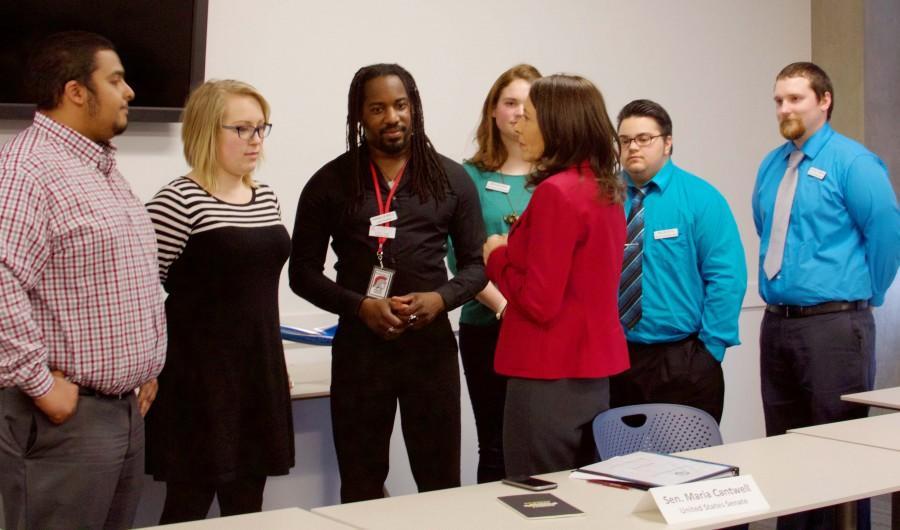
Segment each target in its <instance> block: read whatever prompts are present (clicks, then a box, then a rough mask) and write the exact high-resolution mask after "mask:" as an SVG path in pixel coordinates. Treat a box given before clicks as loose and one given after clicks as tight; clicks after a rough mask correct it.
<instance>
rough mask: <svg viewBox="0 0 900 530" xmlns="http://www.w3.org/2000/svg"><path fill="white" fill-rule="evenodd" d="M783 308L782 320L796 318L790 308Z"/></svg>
mask: <svg viewBox="0 0 900 530" xmlns="http://www.w3.org/2000/svg"><path fill="white" fill-rule="evenodd" d="M783 307H784V318H793V317H795V316H797V315H796V314H795V312H794V311H793V310H792V308H791V306H789V305H786V306H783Z"/></svg>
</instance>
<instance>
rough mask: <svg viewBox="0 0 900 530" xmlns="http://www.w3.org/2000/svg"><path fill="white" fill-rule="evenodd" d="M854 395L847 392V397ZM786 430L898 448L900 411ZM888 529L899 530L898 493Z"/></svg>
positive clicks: (894, 496) (892, 449)
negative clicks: (898, 412) (899, 412)
mask: <svg viewBox="0 0 900 530" xmlns="http://www.w3.org/2000/svg"><path fill="white" fill-rule="evenodd" d="M889 390H894V389H889ZM876 392H879V391H876ZM864 394H870V392H864ZM853 395H854V394H850V396H853ZM856 395H858V394H856ZM846 397H849V396H842V399H844V398H846ZM866 399H869V398H866ZM877 399H879V400H880V402H881V403H885V402H886V400H887V399H888V398H887V397H885V395H884V394H882V395H881V397H879V398H877ZM848 401H849V400H848ZM788 432H791V433H795V434H800V435H804V436H815V437H817V438H825V439H829V440H837V441H842V442H847V443H853V444H859V445H865V446H869V447H877V448H880V449H887V450H891V451H900V414H897V413H894V414H883V415H880V416H870V417H868V418H861V419H858V420H848V421H840V422H835V423H826V424H823V425H814V426H812V427H803V428H800V429H791V430H790V431H788ZM891 528H894V529H896V530H900V494H898V493H894V494H892V495H891Z"/></svg>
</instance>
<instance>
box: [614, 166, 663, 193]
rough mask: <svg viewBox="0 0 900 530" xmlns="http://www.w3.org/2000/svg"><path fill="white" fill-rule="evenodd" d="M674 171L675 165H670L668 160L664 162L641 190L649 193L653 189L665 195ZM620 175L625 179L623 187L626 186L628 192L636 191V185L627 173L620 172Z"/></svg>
mask: <svg viewBox="0 0 900 530" xmlns="http://www.w3.org/2000/svg"><path fill="white" fill-rule="evenodd" d="M674 171H675V164H673V163H672V159H671V158H670V159H668V160H666V163H665V164H663V167H661V168H659V171H658V172H657V173H656V175H654V176H653V178H652V179H650V181H649V182H647V184H645V185H644V187H643V188H642V189H644V190H645V191H646V192H649V191H651V190H652V189H653V188H654V187H655V188H656V189H657V190H659V192H660V193H665V191H666V188H668V187H669V184H670V183H671V182H672V173H674ZM622 175H623V176H624V177H625V185H626V186H628V188H629V191H631V190H635V189H637V185H636V184H635V183H634V181H632V180H631V175H629V174H628V172H627V171H622Z"/></svg>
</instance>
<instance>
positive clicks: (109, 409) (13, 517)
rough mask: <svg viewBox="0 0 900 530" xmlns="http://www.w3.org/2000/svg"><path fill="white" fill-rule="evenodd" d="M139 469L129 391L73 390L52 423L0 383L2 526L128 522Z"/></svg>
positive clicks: (14, 529) (138, 426)
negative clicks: (68, 413) (71, 410)
mask: <svg viewBox="0 0 900 530" xmlns="http://www.w3.org/2000/svg"><path fill="white" fill-rule="evenodd" d="M143 474H144V419H143V418H142V417H141V414H140V411H139V408H138V404H137V399H136V398H135V396H134V395H133V394H132V395H130V396H128V397H127V398H125V399H122V400H116V399H109V398H103V397H95V396H79V399H78V409H77V411H76V412H75V414H74V415H73V416H72V417H71V418H69V420H68V421H66V422H65V423H63V424H62V425H54V424H53V423H51V422H50V420H48V419H47V417H46V416H45V415H44V414H43V413H42V412H41V411H40V410H39V409H38V408H37V407H35V406H34V402H33V401H32V400H31V398H29V397H28V396H27V395H25V394H23V393H22V392H20V391H19V390H18V389H16V388H4V389H0V494H2V496H3V509H4V515H5V526H4V527H5V528H6V529H7V530H30V529H40V530H52V529H57V528H59V529H71V528H78V529H83V528H86V529H91V530H93V529H120V528H122V529H124V528H129V527H131V525H132V523H133V521H134V515H135V512H136V510H137V505H138V501H139V500H140V494H141V486H142V483H143Z"/></svg>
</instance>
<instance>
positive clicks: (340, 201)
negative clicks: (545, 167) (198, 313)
mask: <svg viewBox="0 0 900 530" xmlns="http://www.w3.org/2000/svg"><path fill="white" fill-rule="evenodd" d="M348 100H349V101H348V108H347V152H346V153H344V154H342V155H341V156H339V157H337V158H336V159H334V160H332V161H331V162H329V163H328V164H326V165H325V166H324V167H322V168H321V169H320V170H319V171H318V172H316V174H315V175H313V177H312V178H311V179H310V180H309V182H308V183H307V184H306V186H305V187H304V189H303V193H302V194H301V196H300V202H299V205H298V206H297V216H296V221H295V225H294V234H293V251H292V253H291V261H290V266H289V275H290V284H291V289H293V291H294V292H295V293H297V294H298V295H300V296H301V297H303V298H305V299H306V300H309V301H310V302H312V303H313V304H315V305H316V306H318V307H321V308H322V309H325V310H327V311H330V312H332V313H337V314H338V315H340V325H339V326H338V330H337V333H336V334H335V337H334V344H333V347H332V368H331V374H332V379H331V417H332V425H333V430H334V444H335V449H336V452H337V458H338V468H339V470H340V475H341V501H342V502H353V501H361V500H366V499H373V498H378V497H382V496H383V491H384V480H385V478H387V474H388V455H389V449H390V437H391V431H392V430H393V425H394V417H395V415H396V410H397V403H398V402H399V404H400V413H401V420H402V427H403V438H404V440H405V441H406V446H407V448H408V451H409V460H410V465H411V468H412V472H413V477H414V478H415V480H416V484H417V486H418V488H419V491H429V490H435V489H442V488H449V487H454V486H458V485H459V452H460V448H459V446H460V405H459V403H460V395H459V394H460V383H459V368H458V364H457V360H456V340H455V338H454V336H453V331H452V329H451V327H450V321H449V319H448V318H447V311H449V310H451V309H453V308H455V307H457V306H459V305H461V304H462V303H464V302H466V301H467V300H469V299H471V298H472V297H473V296H475V294H477V293H478V292H479V291H481V289H482V288H483V287H484V286H485V284H486V283H487V280H486V279H485V275H484V266H483V264H482V259H481V244H482V243H483V241H484V225H483V221H482V218H481V209H480V206H479V203H478V194H477V192H476V190H475V187H474V185H473V184H472V181H471V180H470V179H469V178H468V177H467V175H466V173H465V171H464V170H463V168H462V166H460V165H459V164H457V163H455V162H453V161H451V160H450V159H448V158H446V157H444V156H442V155H439V154H438V153H437V152H436V151H435V149H434V146H432V144H431V142H430V141H429V140H428V136H426V135H425V126H424V120H423V115H422V103H421V99H420V97H419V91H418V89H417V88H416V84H415V81H414V80H413V78H412V76H411V75H410V74H409V72H407V71H406V70H405V69H403V68H402V67H400V66H398V65H396V64H377V65H372V66H367V67H364V68H361V69H360V70H359V71H358V72H357V73H356V75H355V76H354V78H353V82H352V83H351V85H350V94H349V97H348ZM448 236H449V237H450V238H451V239H452V241H453V246H454V248H455V251H456V260H457V265H458V271H457V274H456V276H455V277H454V278H453V279H452V280H448V274H447V268H446V266H445V264H444V257H445V256H446V254H447V245H446V241H447V237H448ZM329 238H331V239H332V248H333V249H334V252H335V254H336V255H337V262H336V263H335V265H334V268H335V271H336V272H337V279H336V281H332V280H331V279H329V278H328V277H326V276H325V274H324V273H323V270H324V265H325V257H326V251H327V249H328V240H329Z"/></svg>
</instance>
